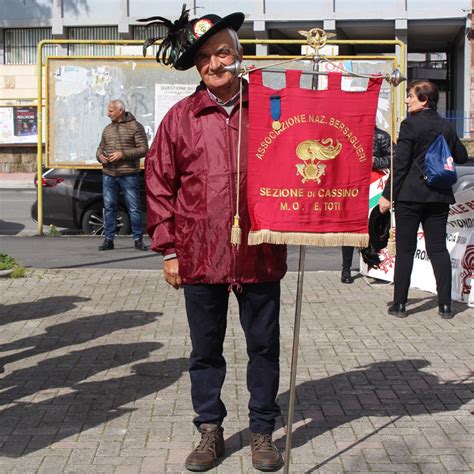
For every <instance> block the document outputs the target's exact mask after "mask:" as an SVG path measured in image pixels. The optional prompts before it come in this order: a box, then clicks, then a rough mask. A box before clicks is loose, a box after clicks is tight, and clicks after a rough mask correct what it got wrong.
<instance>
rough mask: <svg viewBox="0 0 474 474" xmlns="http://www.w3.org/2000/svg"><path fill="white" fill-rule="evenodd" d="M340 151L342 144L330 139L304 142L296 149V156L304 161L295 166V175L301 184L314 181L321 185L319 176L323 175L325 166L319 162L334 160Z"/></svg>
mask: <svg viewBox="0 0 474 474" xmlns="http://www.w3.org/2000/svg"><path fill="white" fill-rule="evenodd" d="M341 150H342V143H341V142H339V141H337V140H336V144H335V145H334V142H333V139H332V138H326V139H325V140H305V141H303V142H301V143H300V144H299V145H298V146H297V147H296V156H297V157H298V158H299V159H300V160H303V161H304V164H303V163H298V164H297V165H295V166H296V170H297V174H299V175H300V176H301V177H302V182H303V183H306V181H316V182H317V183H318V184H320V183H321V176H323V175H324V174H325V170H326V166H327V165H325V164H324V163H321V161H328V160H334V159H335V158H336V157H337V155H339V153H340V152H341Z"/></svg>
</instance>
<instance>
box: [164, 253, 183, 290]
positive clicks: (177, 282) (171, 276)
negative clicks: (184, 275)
mask: <svg viewBox="0 0 474 474" xmlns="http://www.w3.org/2000/svg"><path fill="white" fill-rule="evenodd" d="M163 274H164V275H165V280H166V282H167V283H169V284H170V285H171V286H172V287H173V288H175V289H176V290H177V289H179V288H181V287H182V286H183V281H182V280H181V277H180V276H179V263H178V259H177V258H170V259H169V260H165V261H164V262H163Z"/></svg>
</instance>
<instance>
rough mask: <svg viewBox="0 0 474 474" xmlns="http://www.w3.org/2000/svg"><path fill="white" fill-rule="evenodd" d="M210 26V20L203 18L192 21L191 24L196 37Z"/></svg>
mask: <svg viewBox="0 0 474 474" xmlns="http://www.w3.org/2000/svg"><path fill="white" fill-rule="evenodd" d="M211 27H212V21H211V20H207V19H206V18H203V19H202V20H199V21H197V22H196V23H194V26H193V33H194V36H195V37H196V39H199V38H200V37H201V36H202V35H203V34H204V33H206V32H207V31H209V30H210V29H211Z"/></svg>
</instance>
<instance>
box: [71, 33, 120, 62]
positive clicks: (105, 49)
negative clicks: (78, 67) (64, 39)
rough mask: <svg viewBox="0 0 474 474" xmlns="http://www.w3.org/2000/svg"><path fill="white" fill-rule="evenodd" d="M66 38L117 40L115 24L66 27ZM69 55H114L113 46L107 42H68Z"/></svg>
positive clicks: (117, 34)
mask: <svg viewBox="0 0 474 474" xmlns="http://www.w3.org/2000/svg"><path fill="white" fill-rule="evenodd" d="M68 39H71V40H118V39H120V38H119V33H118V28H117V27H116V26H91V27H89V26H84V27H71V28H68ZM68 51H69V55H70V56H114V55H115V46H114V45H107V44H70V45H68Z"/></svg>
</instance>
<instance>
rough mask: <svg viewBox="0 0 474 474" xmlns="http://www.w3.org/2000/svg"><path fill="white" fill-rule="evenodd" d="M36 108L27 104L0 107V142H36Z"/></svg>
mask: <svg viewBox="0 0 474 474" xmlns="http://www.w3.org/2000/svg"><path fill="white" fill-rule="evenodd" d="M37 141H38V122H37V108H36V107H28V106H14V107H0V143H1V144H12V145H14V144H21V143H32V144H33V143H37Z"/></svg>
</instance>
